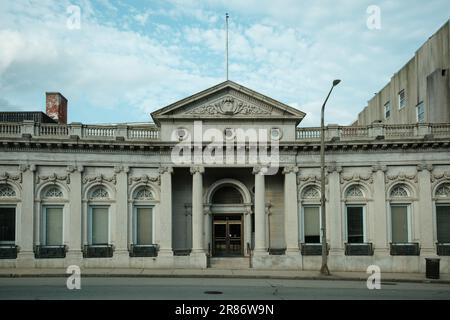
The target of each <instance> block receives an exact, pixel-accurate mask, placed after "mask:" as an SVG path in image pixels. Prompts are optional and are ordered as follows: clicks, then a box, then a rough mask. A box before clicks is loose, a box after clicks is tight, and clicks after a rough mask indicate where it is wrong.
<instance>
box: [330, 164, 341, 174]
mask: <svg viewBox="0 0 450 320" xmlns="http://www.w3.org/2000/svg"><path fill="white" fill-rule="evenodd" d="M327 172H328V173H333V172H337V173H341V172H342V167H341V166H338V165H337V164H336V163H330V164H329V165H328V166H327Z"/></svg>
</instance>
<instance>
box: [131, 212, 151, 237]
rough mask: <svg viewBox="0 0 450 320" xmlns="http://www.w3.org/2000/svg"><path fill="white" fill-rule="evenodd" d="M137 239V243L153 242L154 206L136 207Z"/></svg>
mask: <svg viewBox="0 0 450 320" xmlns="http://www.w3.org/2000/svg"><path fill="white" fill-rule="evenodd" d="M134 221H135V227H134V228H135V241H134V243H135V244H136V245H140V246H145V245H151V244H153V208H152V207H136V208H135V219H134Z"/></svg>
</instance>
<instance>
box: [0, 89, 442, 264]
mask: <svg viewBox="0 0 450 320" xmlns="http://www.w3.org/2000/svg"><path fill="white" fill-rule="evenodd" d="M47 99H48V97H47ZM59 101H63V100H62V99H59ZM65 107H66V104H64V105H62V108H65ZM58 108H59V105H57V106H56V107H55V106H53V107H52V111H53V112H52V113H51V114H50V116H55V114H58ZM55 110H56V112H55ZM152 117H153V120H154V123H155V124H153V123H148V124H142V125H129V124H121V125H111V126H108V125H83V124H81V123H71V124H64V123H43V122H35V121H32V120H31V121H30V120H24V121H22V122H2V123H0V141H1V143H0V149H1V153H0V154H1V157H0V257H1V259H0V266H1V267H8V268H11V267H18V268H20V267H31V268H48V267H64V266H68V265H72V264H76V265H79V266H81V267H102V268H105V267H111V268H116V267H117V268H206V267H208V266H212V267H214V266H218V265H220V266H221V267H225V268H231V267H245V268H248V267H250V266H251V267H253V268H268V269H296V270H318V269H319V268H320V262H321V257H320V247H321V246H320V243H321V241H322V239H321V237H320V232H319V227H320V187H319V180H320V168H319V166H320V163H319V150H320V142H319V139H318V138H319V136H320V130H319V129H318V128H301V127H298V124H299V123H300V121H301V120H302V118H303V117H304V113H303V112H301V111H298V110H296V109H293V108H291V107H288V106H286V105H284V104H283V103H280V102H278V101H275V100H273V99H271V98H269V97H266V96H263V95H261V94H259V93H257V92H254V91H252V90H250V89H247V88H245V87H243V86H241V85H238V84H236V83H234V82H231V81H226V82H224V83H221V84H219V85H217V86H215V87H212V88H210V89H207V90H205V91H203V92H200V93H198V94H195V95H193V96H191V97H188V98H186V99H183V100H181V101H179V102H176V103H174V104H172V105H170V106H168V107H166V108H163V109H161V110H158V111H156V112H154V113H153V114H152ZM254 130H257V131H256V132H257V135H256V136H252V134H253V131H254ZM240 131H243V132H244V136H245V140H244V139H241V137H242V135H241V133H240ZM221 138H223V143H224V145H222V144H220V143H218V142H220V141H221ZM266 139H267V140H266ZM212 141H215V142H214V143H216V144H212ZM326 141H327V146H326V165H327V177H326V191H325V192H326V206H327V210H326V213H327V230H328V234H327V239H326V241H327V243H328V246H329V266H330V269H331V270H336V271H337V270H349V271H356V270H359V271H361V270H366V268H367V267H368V266H369V265H372V264H376V265H379V266H380V267H381V270H382V271H386V272H423V271H424V268H425V258H427V257H437V256H440V257H441V272H450V264H449V262H450V258H449V257H448V255H449V254H450V160H449V159H450V152H449V146H450V124H447V125H439V126H434V125H431V124H419V125H416V124H415V125H406V126H402V127H400V128H399V127H397V126H391V125H385V124H376V125H375V124H374V125H372V126H366V127H340V126H328V127H327V129H326ZM255 145H256V146H257V147H258V148H259V149H257V151H258V152H257V153H252V150H256V149H255V148H254V146H255ZM212 150H214V151H212ZM278 167H279V170H277V169H278Z"/></svg>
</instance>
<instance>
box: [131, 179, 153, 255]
mask: <svg viewBox="0 0 450 320" xmlns="http://www.w3.org/2000/svg"><path fill="white" fill-rule="evenodd" d="M154 201H155V195H154V193H153V190H152V188H151V187H149V186H142V187H139V188H137V189H136V190H135V191H134V194H133V244H134V246H152V245H153V244H154V205H155V203H154ZM135 256H137V255H135Z"/></svg>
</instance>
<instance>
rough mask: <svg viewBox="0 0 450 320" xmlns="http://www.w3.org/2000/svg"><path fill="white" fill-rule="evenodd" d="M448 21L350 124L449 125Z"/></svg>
mask: <svg viewBox="0 0 450 320" xmlns="http://www.w3.org/2000/svg"><path fill="white" fill-rule="evenodd" d="M449 31H450V20H449V21H447V22H446V23H445V24H444V25H443V26H442V27H441V28H440V29H439V30H438V31H437V32H436V33H435V34H434V35H432V36H431V37H430V38H429V39H428V40H427V41H426V42H425V43H424V44H423V45H422V46H421V47H420V48H419V49H418V50H417V51H416V53H415V55H414V57H413V58H412V59H411V60H409V61H408V63H407V64H406V65H405V66H404V67H403V68H402V69H400V70H399V71H398V72H396V73H395V74H394V75H393V76H392V78H391V81H389V83H388V84H386V86H385V87H384V88H383V89H381V90H380V92H378V93H376V94H375V96H374V97H372V99H370V100H369V102H368V105H367V107H366V108H364V110H363V111H361V113H360V114H359V115H358V120H357V121H356V122H355V123H354V125H361V126H366V125H370V124H372V123H374V122H382V123H386V124H410V123H448V122H450V76H449V69H450V55H449V52H450V32H449Z"/></svg>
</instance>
